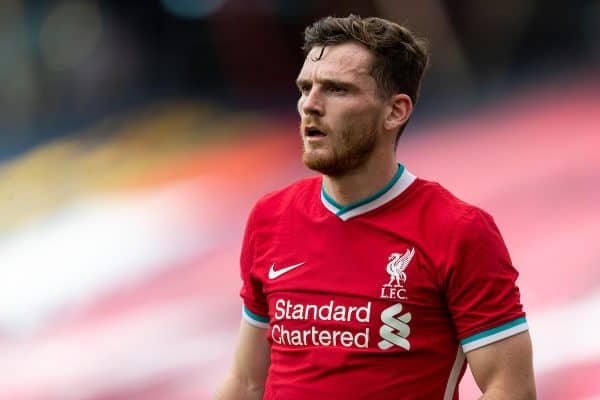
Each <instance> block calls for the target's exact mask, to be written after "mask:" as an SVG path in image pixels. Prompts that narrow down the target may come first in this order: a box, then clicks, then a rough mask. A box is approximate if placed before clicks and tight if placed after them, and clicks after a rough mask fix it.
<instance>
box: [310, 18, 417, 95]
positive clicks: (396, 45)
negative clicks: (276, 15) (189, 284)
mask: <svg viewBox="0 0 600 400" xmlns="http://www.w3.org/2000/svg"><path fill="white" fill-rule="evenodd" d="M350 41H356V42H359V43H362V44H363V45H365V46H366V47H367V48H368V49H369V50H371V52H372V53H373V55H374V56H375V59H374V62H373V65H372V67H371V76H373V78H374V79H375V82H376V83H377V90H378V92H379V93H378V94H379V95H380V96H382V97H388V96H391V95H392V94H394V93H405V94H407V95H408V96H409V97H410V99H411V100H412V102H413V104H415V103H416V102H417V98H418V96H419V88H420V86H421V78H422V77H423V72H424V71H425V67H426V66H427V59H428V54H427V48H426V47H425V42H424V41H423V40H422V39H419V38H417V37H415V36H414V35H413V34H412V33H411V32H410V31H409V30H408V29H407V28H405V27H403V26H401V25H399V24H396V23H394V22H391V21H388V20H385V19H382V18H375V17H370V18H361V17H359V16H357V15H352V14H350V15H349V16H348V17H345V18H336V17H325V18H322V19H320V20H318V21H316V22H315V23H313V24H312V25H310V26H308V27H307V28H306V29H305V31H304V46H302V50H304V52H305V54H308V52H310V50H311V49H312V48H313V47H314V46H323V47H325V46H327V45H335V44H341V43H345V42H350Z"/></svg>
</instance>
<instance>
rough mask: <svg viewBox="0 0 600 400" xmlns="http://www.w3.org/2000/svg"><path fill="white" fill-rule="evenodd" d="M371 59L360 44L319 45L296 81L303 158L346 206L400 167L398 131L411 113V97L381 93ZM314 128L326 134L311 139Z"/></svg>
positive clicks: (391, 175)
mask: <svg viewBox="0 0 600 400" xmlns="http://www.w3.org/2000/svg"><path fill="white" fill-rule="evenodd" d="M319 55H321V57H320V58H319ZM372 62H373V56H372V54H371V53H370V52H369V50H367V49H366V48H365V47H364V46H362V45H361V44H358V43H354V42H350V43H344V44H339V45H335V46H326V47H325V49H324V50H323V51H322V48H321V47H320V46H316V47H314V48H313V49H312V50H311V51H310V52H309V53H308V56H307V57H306V60H305V62H304V65H303V66H302V70H301V71H300V74H299V75H298V79H297V80H296V84H297V86H298V89H299V90H300V99H299V100H298V112H299V114H300V121H301V123H300V135H301V137H302V143H303V157H302V158H303V161H304V163H305V164H306V165H307V166H308V167H309V168H311V169H314V170H316V171H319V172H321V173H322V174H323V182H324V184H325V190H326V191H327V193H328V194H329V195H330V196H332V197H333V198H334V199H335V200H336V201H337V202H338V203H340V204H342V205H347V204H350V203H352V202H354V201H357V200H360V199H363V198H365V197H368V196H369V195H371V194H373V193H375V192H377V191H378V190H379V189H381V188H382V187H383V186H385V185H386V184H387V183H388V182H389V181H390V180H391V179H392V177H393V176H394V174H395V173H396V171H397V168H398V166H397V163H396V154H395V138H396V134H397V132H398V129H399V128H400V127H401V126H402V125H404V124H405V123H406V121H407V120H408V118H409V117H410V113H411V112H412V102H411V100H410V97H409V96H407V95H405V94H401V93H398V94H395V95H392V96H389V97H388V98H382V97H380V96H379V95H378V94H377V90H376V89H377V84H376V82H375V80H374V79H373V77H372V76H371V75H370V70H371V65H372ZM311 127H315V128H317V129H319V130H320V131H322V132H324V133H325V136H322V137H309V136H308V135H307V129H309V128H311Z"/></svg>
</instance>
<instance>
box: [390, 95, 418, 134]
mask: <svg viewBox="0 0 600 400" xmlns="http://www.w3.org/2000/svg"><path fill="white" fill-rule="evenodd" d="M412 109H413V104H412V100H411V99H410V97H409V96H408V95H407V94H404V93H398V94H395V95H393V96H391V97H390V99H389V108H388V112H387V115H386V116H385V120H384V127H385V129H386V130H390V131H397V130H398V129H399V128H400V127H401V126H402V125H404V124H405V123H406V121H408V118H409V117H410V114H411V113H412Z"/></svg>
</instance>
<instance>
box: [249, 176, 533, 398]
mask: <svg viewBox="0 0 600 400" xmlns="http://www.w3.org/2000/svg"><path fill="white" fill-rule="evenodd" d="M241 274H242V280H243V287H242V290H241V296H242V298H243V302H244V305H243V317H244V318H245V320H246V321H247V322H249V323H250V324H253V325H255V326H259V327H264V328H268V331H267V335H268V339H269V341H270V343H271V366H270V369H269V374H268V377H267V382H266V387H265V395H264V399H269V400H270V399H277V400H280V399H284V400H289V399H293V400H303V399H307V400H308V399H310V400H314V399H369V400H374V399H382V400H383V399H394V400H397V399H403V400H408V399H444V400H450V399H457V398H458V389H457V384H458V382H459V380H460V378H461V377H462V375H463V373H464V370H465V368H466V364H465V356H464V353H465V352H468V351H470V350H473V349H476V348H478V347H481V346H484V345H486V344H489V343H492V342H495V341H497V340H501V339H504V338H506V337H509V336H511V335H514V334H516V333H519V332H522V331H525V330H527V322H526V320H525V314H524V312H523V309H522V306H521V304H520V299H519V290H518V288H517V287H516V285H515V280H516V278H517V275H518V274H517V271H516V270H515V268H514V267H513V266H512V264H511V261H510V258H509V255H508V252H507V250H506V246H505V245H504V242H503V240H502V238H501V236H500V233H499V231H498V229H497V227H496V226H495V224H494V222H493V220H492V218H491V217H490V216H489V215H488V214H487V213H485V212H484V211H482V210H481V209H479V208H476V207H474V206H472V205H469V204H467V203H465V202H463V201H461V200H459V199H457V198H456V197H454V196H453V195H452V194H450V193H449V192H448V191H447V190H445V189H444V188H442V187H441V186H440V185H439V184H437V183H432V182H428V181H425V180H423V179H418V178H416V177H415V176H414V175H412V174H410V173H409V172H408V171H406V170H405V169H404V167H403V166H402V165H400V167H399V169H398V173H397V174H396V176H395V177H394V178H393V179H392V181H391V182H390V183H389V184H388V185H387V186H386V187H385V188H383V189H382V190H380V191H379V192H378V193H376V194H375V195H373V196H371V197H369V198H367V199H364V200H362V201H359V202H357V203H354V204H351V205H349V206H345V207H343V206H341V205H339V204H337V203H336V202H335V201H334V200H333V199H332V198H330V197H329V196H328V195H327V194H326V193H325V191H324V190H323V188H322V178H320V177H315V178H309V179H305V180H301V181H299V182H297V183H295V184H293V185H291V186H289V187H287V188H285V189H283V190H280V191H277V192H274V193H272V194H270V195H267V196H266V197H264V198H263V199H261V200H260V201H259V202H258V203H257V205H256V206H255V207H254V209H253V211H252V213H251V215H250V217H249V220H248V223H247V227H246V234H245V238H244V243H243V247H242V255H241Z"/></svg>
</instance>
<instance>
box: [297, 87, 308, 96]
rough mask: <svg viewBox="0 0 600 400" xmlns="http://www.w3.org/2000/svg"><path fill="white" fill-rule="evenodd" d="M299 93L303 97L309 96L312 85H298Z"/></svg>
mask: <svg viewBox="0 0 600 400" xmlns="http://www.w3.org/2000/svg"><path fill="white" fill-rule="evenodd" d="M298 91H299V92H300V93H301V94H303V95H307V94H308V93H309V92H310V85H298Z"/></svg>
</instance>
